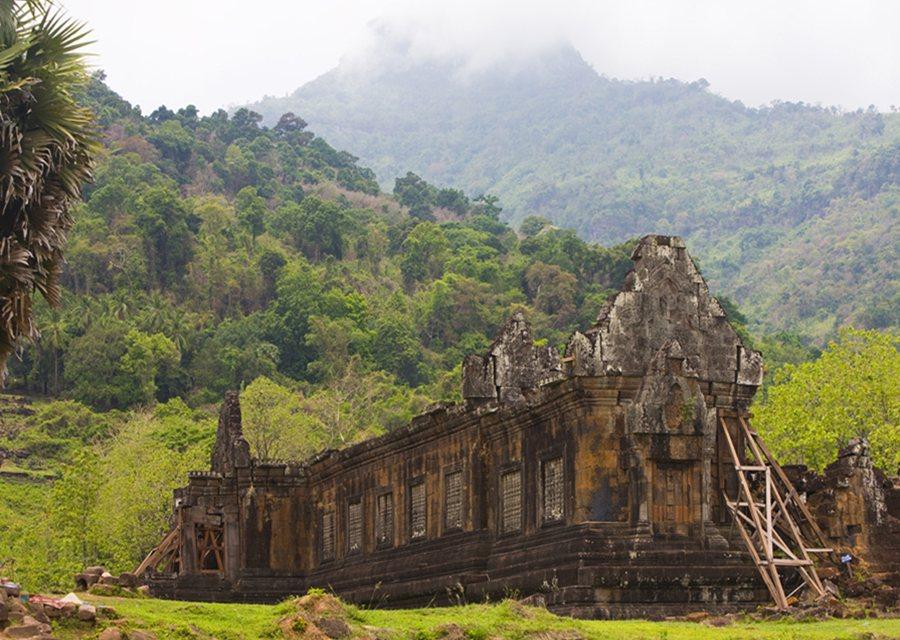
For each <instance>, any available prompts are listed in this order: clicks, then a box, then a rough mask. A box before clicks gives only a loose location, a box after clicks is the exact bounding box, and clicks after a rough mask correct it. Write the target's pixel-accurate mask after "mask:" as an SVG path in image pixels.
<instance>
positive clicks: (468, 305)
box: [10, 77, 630, 431]
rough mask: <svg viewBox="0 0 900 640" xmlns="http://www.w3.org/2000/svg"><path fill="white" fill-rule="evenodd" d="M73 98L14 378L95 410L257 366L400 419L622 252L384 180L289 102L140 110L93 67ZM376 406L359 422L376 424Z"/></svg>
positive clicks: (585, 296)
mask: <svg viewBox="0 0 900 640" xmlns="http://www.w3.org/2000/svg"><path fill="white" fill-rule="evenodd" d="M85 101H86V102H87V103H88V104H89V106H91V107H92V108H93V109H94V111H95V112H97V113H98V115H99V123H100V125H101V127H102V128H103V132H104V133H103V136H104V142H105V150H104V156H103V158H102V159H101V161H100V162H99V165H98V168H97V171H96V180H95V182H94V183H93V184H91V185H90V186H88V187H87V188H86V190H85V198H84V199H85V201H84V204H83V206H81V207H80V209H79V210H78V211H76V212H75V219H76V225H75V227H74V229H73V231H72V234H71V237H70V242H69V246H68V249H67V253H66V258H67V264H66V267H65V270H64V272H63V276H62V281H63V284H64V303H63V304H62V306H61V308H60V309H59V310H49V309H47V308H46V307H41V308H39V310H38V321H39V326H40V327H41V331H42V337H41V338H40V340H39V341H38V342H37V343H36V345H34V346H32V347H28V348H25V349H23V351H22V353H21V357H20V358H19V359H18V360H16V361H15V362H12V363H11V380H10V382H11V386H12V387H13V388H14V389H18V390H22V391H26V392H29V393H35V392H36V393H46V394H50V395H53V396H68V397H72V398H74V399H77V400H79V401H81V402H83V403H85V404H87V405H89V406H91V407H94V408H95V409H100V410H106V409H124V408H128V407H132V406H135V405H141V404H146V403H152V402H154V401H165V400H167V399H169V398H173V397H182V398H185V399H187V400H188V401H191V402H195V403H203V402H211V401H216V400H217V399H218V398H219V397H220V395H221V393H222V392H224V391H225V390H226V389H232V388H240V387H242V386H243V385H245V384H247V383H250V382H251V381H253V380H254V379H256V378H257V377H260V376H267V377H269V378H272V379H275V380H279V381H281V382H282V383H283V384H285V385H287V386H288V387H295V388H297V389H299V390H305V391H308V392H311V393H312V392H314V391H315V390H316V389H319V388H321V389H325V390H331V391H333V390H335V389H337V388H339V387H340V385H339V384H338V383H337V382H336V381H340V380H344V382H346V383H347V384H351V383H352V384H361V386H362V388H367V389H369V390H370V391H372V390H378V389H381V390H382V391H383V392H384V394H386V395H385V396H384V397H385V399H390V402H387V405H389V408H388V409H386V410H390V411H395V412H396V413H397V415H398V416H400V417H399V418H398V419H400V420H403V419H405V418H406V417H408V415H409V413H410V411H411V410H412V408H411V407H412V405H416V406H417V407H418V408H421V406H422V403H421V402H420V400H421V401H424V400H425V399H430V398H434V399H437V398H441V397H453V396H454V395H455V394H456V392H457V389H456V387H457V385H458V379H457V375H456V374H455V373H454V370H455V369H456V368H457V367H458V365H459V363H460V361H461V359H462V357H463V355H464V354H465V353H466V352H468V351H475V350H478V349H482V348H484V347H486V346H487V344H488V343H489V341H490V339H491V338H492V337H493V333H494V331H495V330H496V329H497V328H498V327H499V326H500V325H501V324H502V322H503V321H504V320H505V318H506V317H507V316H508V315H509V314H511V313H512V312H513V311H514V310H515V309H516V308H520V307H524V308H527V309H528V312H529V315H530V316H531V317H532V319H533V321H534V323H535V326H536V330H537V332H538V333H539V335H540V336H542V337H543V338H545V339H549V340H551V341H553V342H555V343H561V342H562V341H564V339H565V337H566V336H567V334H568V332H570V331H571V330H572V329H573V328H574V327H575V326H577V325H580V326H585V325H587V324H589V323H590V322H591V320H592V318H593V317H594V316H595V315H596V313H597V311H598V310H599V308H600V306H601V303H602V301H603V300H604V298H605V297H606V295H607V294H608V292H609V291H610V290H612V289H614V288H616V287H617V286H618V284H619V281H620V280H621V278H622V277H623V276H624V274H625V272H626V271H627V269H628V268H629V267H630V261H629V260H628V255H629V252H630V244H623V245H619V246H616V247H613V248H610V249H606V248H602V247H600V246H597V245H592V244H587V243H585V242H584V241H582V240H580V239H578V238H577V237H576V236H575V234H574V233H573V232H571V231H564V230H560V229H555V228H551V227H548V226H546V225H545V224H543V223H541V222H539V221H537V223H536V224H532V227H533V228H532V230H531V232H530V234H529V235H528V236H527V237H522V238H520V237H518V236H517V234H516V233H515V232H514V231H513V230H512V229H510V228H509V227H508V226H507V225H506V224H504V223H502V222H500V221H499V220H498V214H499V213H500V211H501V209H500V206H499V205H498V203H497V201H496V199H495V198H492V197H487V198H482V199H480V200H477V201H472V200H470V199H469V198H468V197H467V196H466V195H465V194H463V193H462V192H461V191H458V190H455V189H437V188H436V187H434V186H432V185H430V184H428V183H425V182H423V181H421V180H419V179H416V178H414V177H412V178H409V179H406V180H401V181H398V189H399V190H400V192H399V193H398V196H397V197H394V196H392V195H388V194H384V193H382V192H381V191H380V189H379V186H378V184H377V183H376V182H375V180H374V174H373V173H372V172H371V171H370V170H368V169H365V168H362V167H360V166H359V165H358V164H357V162H356V158H354V157H353V156H351V155H350V154H349V153H346V152H343V151H337V150H335V149H334V148H332V147H331V146H330V145H329V144H328V143H327V142H325V141H324V140H323V139H322V138H319V137H317V136H315V135H314V134H313V133H311V132H309V131H307V130H306V123H305V122H303V121H302V120H301V119H300V118H299V117H296V116H293V115H291V114H287V115H283V116H282V117H280V118H279V120H278V122H277V123H276V125H275V126H273V127H271V128H266V127H261V126H260V116H259V115H258V114H255V113H253V112H251V111H248V110H240V111H238V112H237V113H235V114H234V115H233V116H231V117H229V116H228V115H227V114H226V113H225V112H224V111H220V112H217V113H215V114H213V115H211V116H207V117H202V118H201V117H198V115H197V113H196V110H194V109H193V108H191V107H188V108H184V109H180V110H178V111H177V112H176V111H171V110H169V109H167V108H166V107H160V108H159V109H157V110H156V111H154V112H153V113H151V114H150V115H149V116H146V117H145V116H142V115H141V114H140V113H139V112H138V111H137V110H136V109H134V108H133V107H132V106H131V105H129V104H128V103H127V102H125V101H124V100H122V99H121V98H119V97H118V96H117V95H116V94H114V93H113V92H111V91H110V90H109V89H108V88H106V86H105V85H104V84H103V83H102V82H101V80H100V78H99V77H98V78H94V80H93V82H92V84H91V86H90V89H89V91H88V94H87V95H86V96H85ZM410 206H412V210H411V209H410ZM348 377H349V378H350V379H352V381H351V380H350V379H345V378H348ZM360 381H362V382H360ZM379 385H380V386H379ZM413 390H415V391H413ZM395 396H396V397H395ZM400 396H402V398H401V397H400ZM410 403H412V404H410ZM376 413H377V412H376ZM376 413H372V412H369V413H368V414H367V415H366V417H365V419H364V422H365V423H366V424H369V426H371V427H372V428H373V429H376V430H378V429H383V428H385V427H389V426H390V424H392V423H393V422H392V420H390V419H386V418H385V417H384V416H378V415H376ZM358 426H359V425H354V427H353V428H354V429H356V428H357V427H358ZM360 429H361V430H362V431H364V430H365V425H362V426H361V427H360Z"/></svg>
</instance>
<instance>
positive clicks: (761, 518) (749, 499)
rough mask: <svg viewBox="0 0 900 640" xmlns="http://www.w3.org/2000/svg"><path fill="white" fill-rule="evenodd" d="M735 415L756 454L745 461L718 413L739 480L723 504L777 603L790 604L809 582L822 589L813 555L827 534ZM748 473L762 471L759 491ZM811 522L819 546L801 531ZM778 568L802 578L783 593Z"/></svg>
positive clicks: (811, 586) (746, 442) (817, 590)
mask: <svg viewBox="0 0 900 640" xmlns="http://www.w3.org/2000/svg"><path fill="white" fill-rule="evenodd" d="M735 417H736V419H737V424H738V435H739V436H741V437H742V438H739V440H740V439H742V440H743V443H744V445H745V446H746V447H747V449H748V451H749V457H750V458H752V460H748V461H746V462H745V461H744V460H743V459H742V457H741V454H740V452H739V451H738V449H737V447H735V443H734V439H733V438H732V437H731V432H730V430H729V426H728V423H727V421H726V420H725V417H724V416H721V415H720V417H719V426H720V428H721V432H722V434H723V435H724V440H725V442H726V444H727V445H728V452H729V453H730V454H731V457H732V461H733V464H734V470H735V474H736V475H737V478H738V484H739V489H738V491H739V496H738V497H737V498H736V499H734V500H729V499H728V497H727V496H725V504H726V505H727V507H728V510H729V511H730V512H731V514H732V517H733V519H734V522H735V523H736V524H737V526H738V530H739V532H740V534H741V537H742V538H743V540H744V543H745V545H746V546H747V550H748V551H749V552H750V555H751V558H752V559H753V562H754V564H755V565H756V567H757V569H758V570H759V574H760V576H761V578H762V580H763V582H764V583H765V585H766V587H767V588H768V589H769V593H770V594H771V595H772V599H773V600H774V601H775V604H776V606H778V607H780V608H786V607H788V606H789V602H788V599H789V598H792V597H793V596H795V595H796V594H797V593H798V592H799V591H800V590H801V589H802V588H809V589H811V590H812V591H813V592H814V593H815V594H816V595H824V593H825V591H824V587H823V586H822V582H821V580H820V579H819V576H818V574H817V573H816V569H815V564H814V562H813V560H812V559H811V558H810V556H809V554H810V553H812V552H826V545H825V544H824V536H821V530H819V529H818V525H816V523H815V522H814V521H813V519H812V515H811V514H810V513H809V510H808V509H807V508H806V505H805V504H803V501H802V500H801V499H800V496H799V495H798V494H797V491H796V489H794V487H793V485H792V484H791V482H790V480H789V479H788V477H787V474H785V473H784V470H783V469H782V468H781V467H780V466H778V463H777V462H776V461H775V460H774V458H773V457H772V454H771V453H770V452H769V450H768V449H767V448H766V447H765V445H764V444H763V442H762V439H761V438H760V437H759V434H757V433H756V432H755V431H752V430H751V429H750V427H749V426H748V425H747V423H746V421H745V420H744V418H743V416H741V415H740V414H738V415H737V416H735ZM747 473H762V474H764V475H763V476H762V478H761V479H760V478H759V477H758V476H757V477H756V479H755V480H756V481H760V480H761V485H757V488H758V490H759V493H761V496H759V495H754V492H753V489H752V488H751V486H750V481H749V479H748V477H747V475H746V474H747ZM807 523H808V524H809V527H808V529H809V530H810V531H811V533H812V535H813V536H814V537H816V538H819V540H820V541H822V542H823V544H822V546H821V547H808V546H807V544H806V541H805V540H804V532H803V527H804V526H805V525H807ZM779 571H786V572H795V574H796V575H798V576H799V577H800V578H801V579H802V583H801V584H800V585H799V586H798V587H797V588H795V589H793V590H791V592H790V593H789V594H785V590H784V584H783V581H782V576H781V574H780V573H779ZM786 575H788V574H786Z"/></svg>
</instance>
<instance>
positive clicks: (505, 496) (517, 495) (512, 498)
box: [500, 469, 522, 533]
mask: <svg viewBox="0 0 900 640" xmlns="http://www.w3.org/2000/svg"><path fill="white" fill-rule="evenodd" d="M521 530H522V472H521V470H519V469H515V470H513V471H507V472H505V473H504V474H503V475H501V476H500V532H501V533H515V532H516V531H521Z"/></svg>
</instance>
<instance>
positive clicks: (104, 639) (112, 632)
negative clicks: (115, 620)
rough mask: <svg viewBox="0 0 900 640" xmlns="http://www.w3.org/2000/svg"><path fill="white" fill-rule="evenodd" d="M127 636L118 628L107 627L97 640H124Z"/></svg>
mask: <svg viewBox="0 0 900 640" xmlns="http://www.w3.org/2000/svg"><path fill="white" fill-rule="evenodd" d="M124 639H125V636H124V635H122V632H121V631H119V628H118V627H107V628H106V629H104V630H103V631H101V632H100V636H99V637H98V638H97V640H124Z"/></svg>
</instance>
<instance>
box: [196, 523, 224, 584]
mask: <svg viewBox="0 0 900 640" xmlns="http://www.w3.org/2000/svg"><path fill="white" fill-rule="evenodd" d="M194 530H195V532H196V534H197V566H199V567H200V571H202V572H203V573H221V572H222V571H224V570H225V561H224V557H225V533H224V531H223V529H222V527H220V526H216V525H210V524H198V525H196V527H195V528H194Z"/></svg>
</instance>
